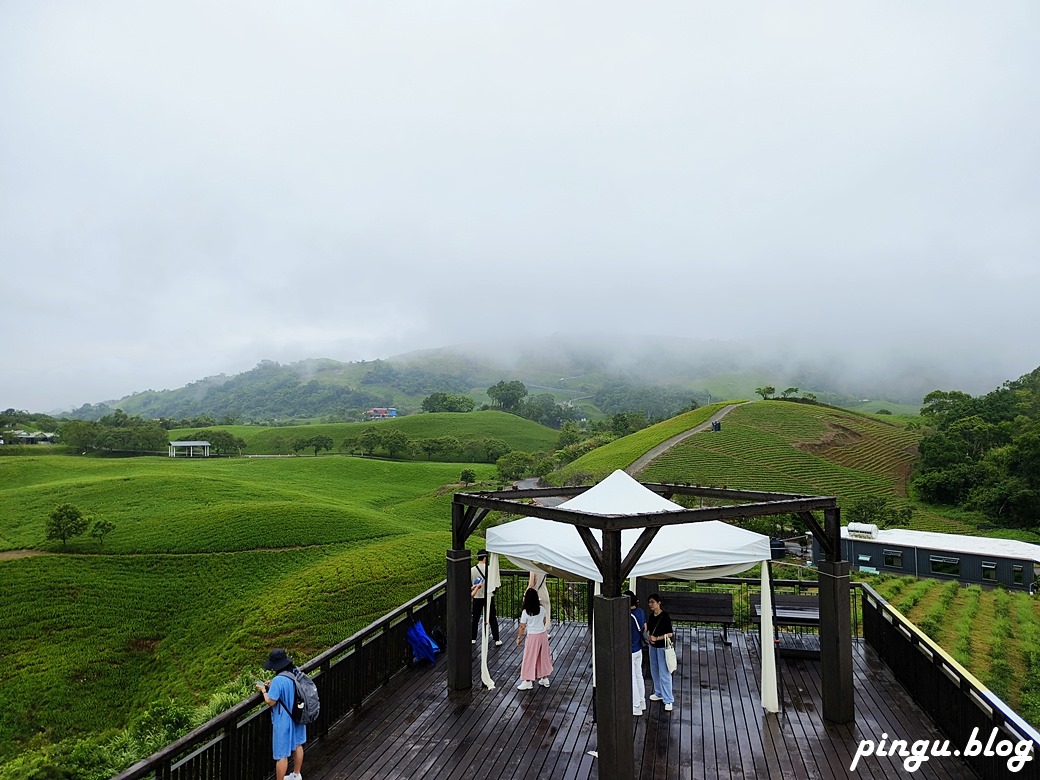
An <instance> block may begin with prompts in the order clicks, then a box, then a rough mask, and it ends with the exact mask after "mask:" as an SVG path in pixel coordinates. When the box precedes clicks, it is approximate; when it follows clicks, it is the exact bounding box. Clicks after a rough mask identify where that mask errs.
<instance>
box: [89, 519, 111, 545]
mask: <svg viewBox="0 0 1040 780" xmlns="http://www.w3.org/2000/svg"><path fill="white" fill-rule="evenodd" d="M115 527H116V526H115V523H110V522H109V521H108V520H98V521H96V522H95V523H94V526H93V527H92V528H91V529H90V535H91V536H92V537H93V538H94V539H97V540H98V544H99V545H101V546H104V544H105V537H106V536H108V535H109V534H110V533H112V531H114V530H115Z"/></svg>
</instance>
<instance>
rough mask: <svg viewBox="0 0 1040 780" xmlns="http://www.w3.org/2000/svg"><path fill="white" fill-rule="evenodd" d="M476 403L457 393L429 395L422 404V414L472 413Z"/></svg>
mask: <svg viewBox="0 0 1040 780" xmlns="http://www.w3.org/2000/svg"><path fill="white" fill-rule="evenodd" d="M476 405H477V402H476V401H474V400H473V399H472V398H470V397H469V396H468V395H462V394H459V393H443V392H437V393H431V394H430V395H428V396H426V398H424V399H423V402H422V410H423V411H424V412H472V411H473V409H474V408H475V407H476Z"/></svg>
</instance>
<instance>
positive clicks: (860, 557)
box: [856, 555, 870, 566]
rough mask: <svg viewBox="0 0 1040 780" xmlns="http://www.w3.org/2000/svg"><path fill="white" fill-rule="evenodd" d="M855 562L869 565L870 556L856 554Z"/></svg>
mask: <svg viewBox="0 0 1040 780" xmlns="http://www.w3.org/2000/svg"><path fill="white" fill-rule="evenodd" d="M856 563H858V564H859V565H860V566H870V556H869V555H857V556H856Z"/></svg>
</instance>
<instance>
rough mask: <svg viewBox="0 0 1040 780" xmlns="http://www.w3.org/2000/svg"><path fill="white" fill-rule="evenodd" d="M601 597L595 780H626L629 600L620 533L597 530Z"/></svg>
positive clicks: (629, 753)
mask: <svg viewBox="0 0 1040 780" xmlns="http://www.w3.org/2000/svg"><path fill="white" fill-rule="evenodd" d="M601 571H602V574H603V594H602V595H600V596H597V597H596V599H595V620H594V623H593V624H594V626H595V639H594V641H595V643H596V750H597V752H598V753H599V762H598V766H597V768H598V770H599V777H600V780H632V778H633V777H634V774H633V773H634V771H635V752H634V747H633V744H632V732H633V725H634V724H633V722H632V653H631V652H630V650H629V648H630V646H631V642H630V639H629V637H630V636H631V634H630V632H629V627H628V624H629V621H630V620H631V618H629V614H630V613H629V601H628V598H627V597H625V596H622V595H621V531H619V530H605V531H603V568H602V570H601Z"/></svg>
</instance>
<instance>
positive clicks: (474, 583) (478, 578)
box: [469, 550, 502, 647]
mask: <svg viewBox="0 0 1040 780" xmlns="http://www.w3.org/2000/svg"><path fill="white" fill-rule="evenodd" d="M487 575H488V562H487V550H481V551H480V552H478V553H477V565H476V566H474V567H473V568H472V569H470V570H469V580H470V590H469V595H470V596H472V597H473V630H472V632H471V636H470V644H471V645H475V644H476V643H477V626H481V625H483V623H482V622H481V621H483V620H484V605H485V601H486V599H485V595H486V594H487V592H488V591H487V578H488V577H487ZM488 622H489V623H490V624H491V636H492V638H493V639H494V640H495V646H496V647H500V646H501V645H502V640H501V639H499V638H498V615H497V614H495V594H494V593H492V594H491V604H490V606H489V607H488Z"/></svg>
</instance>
